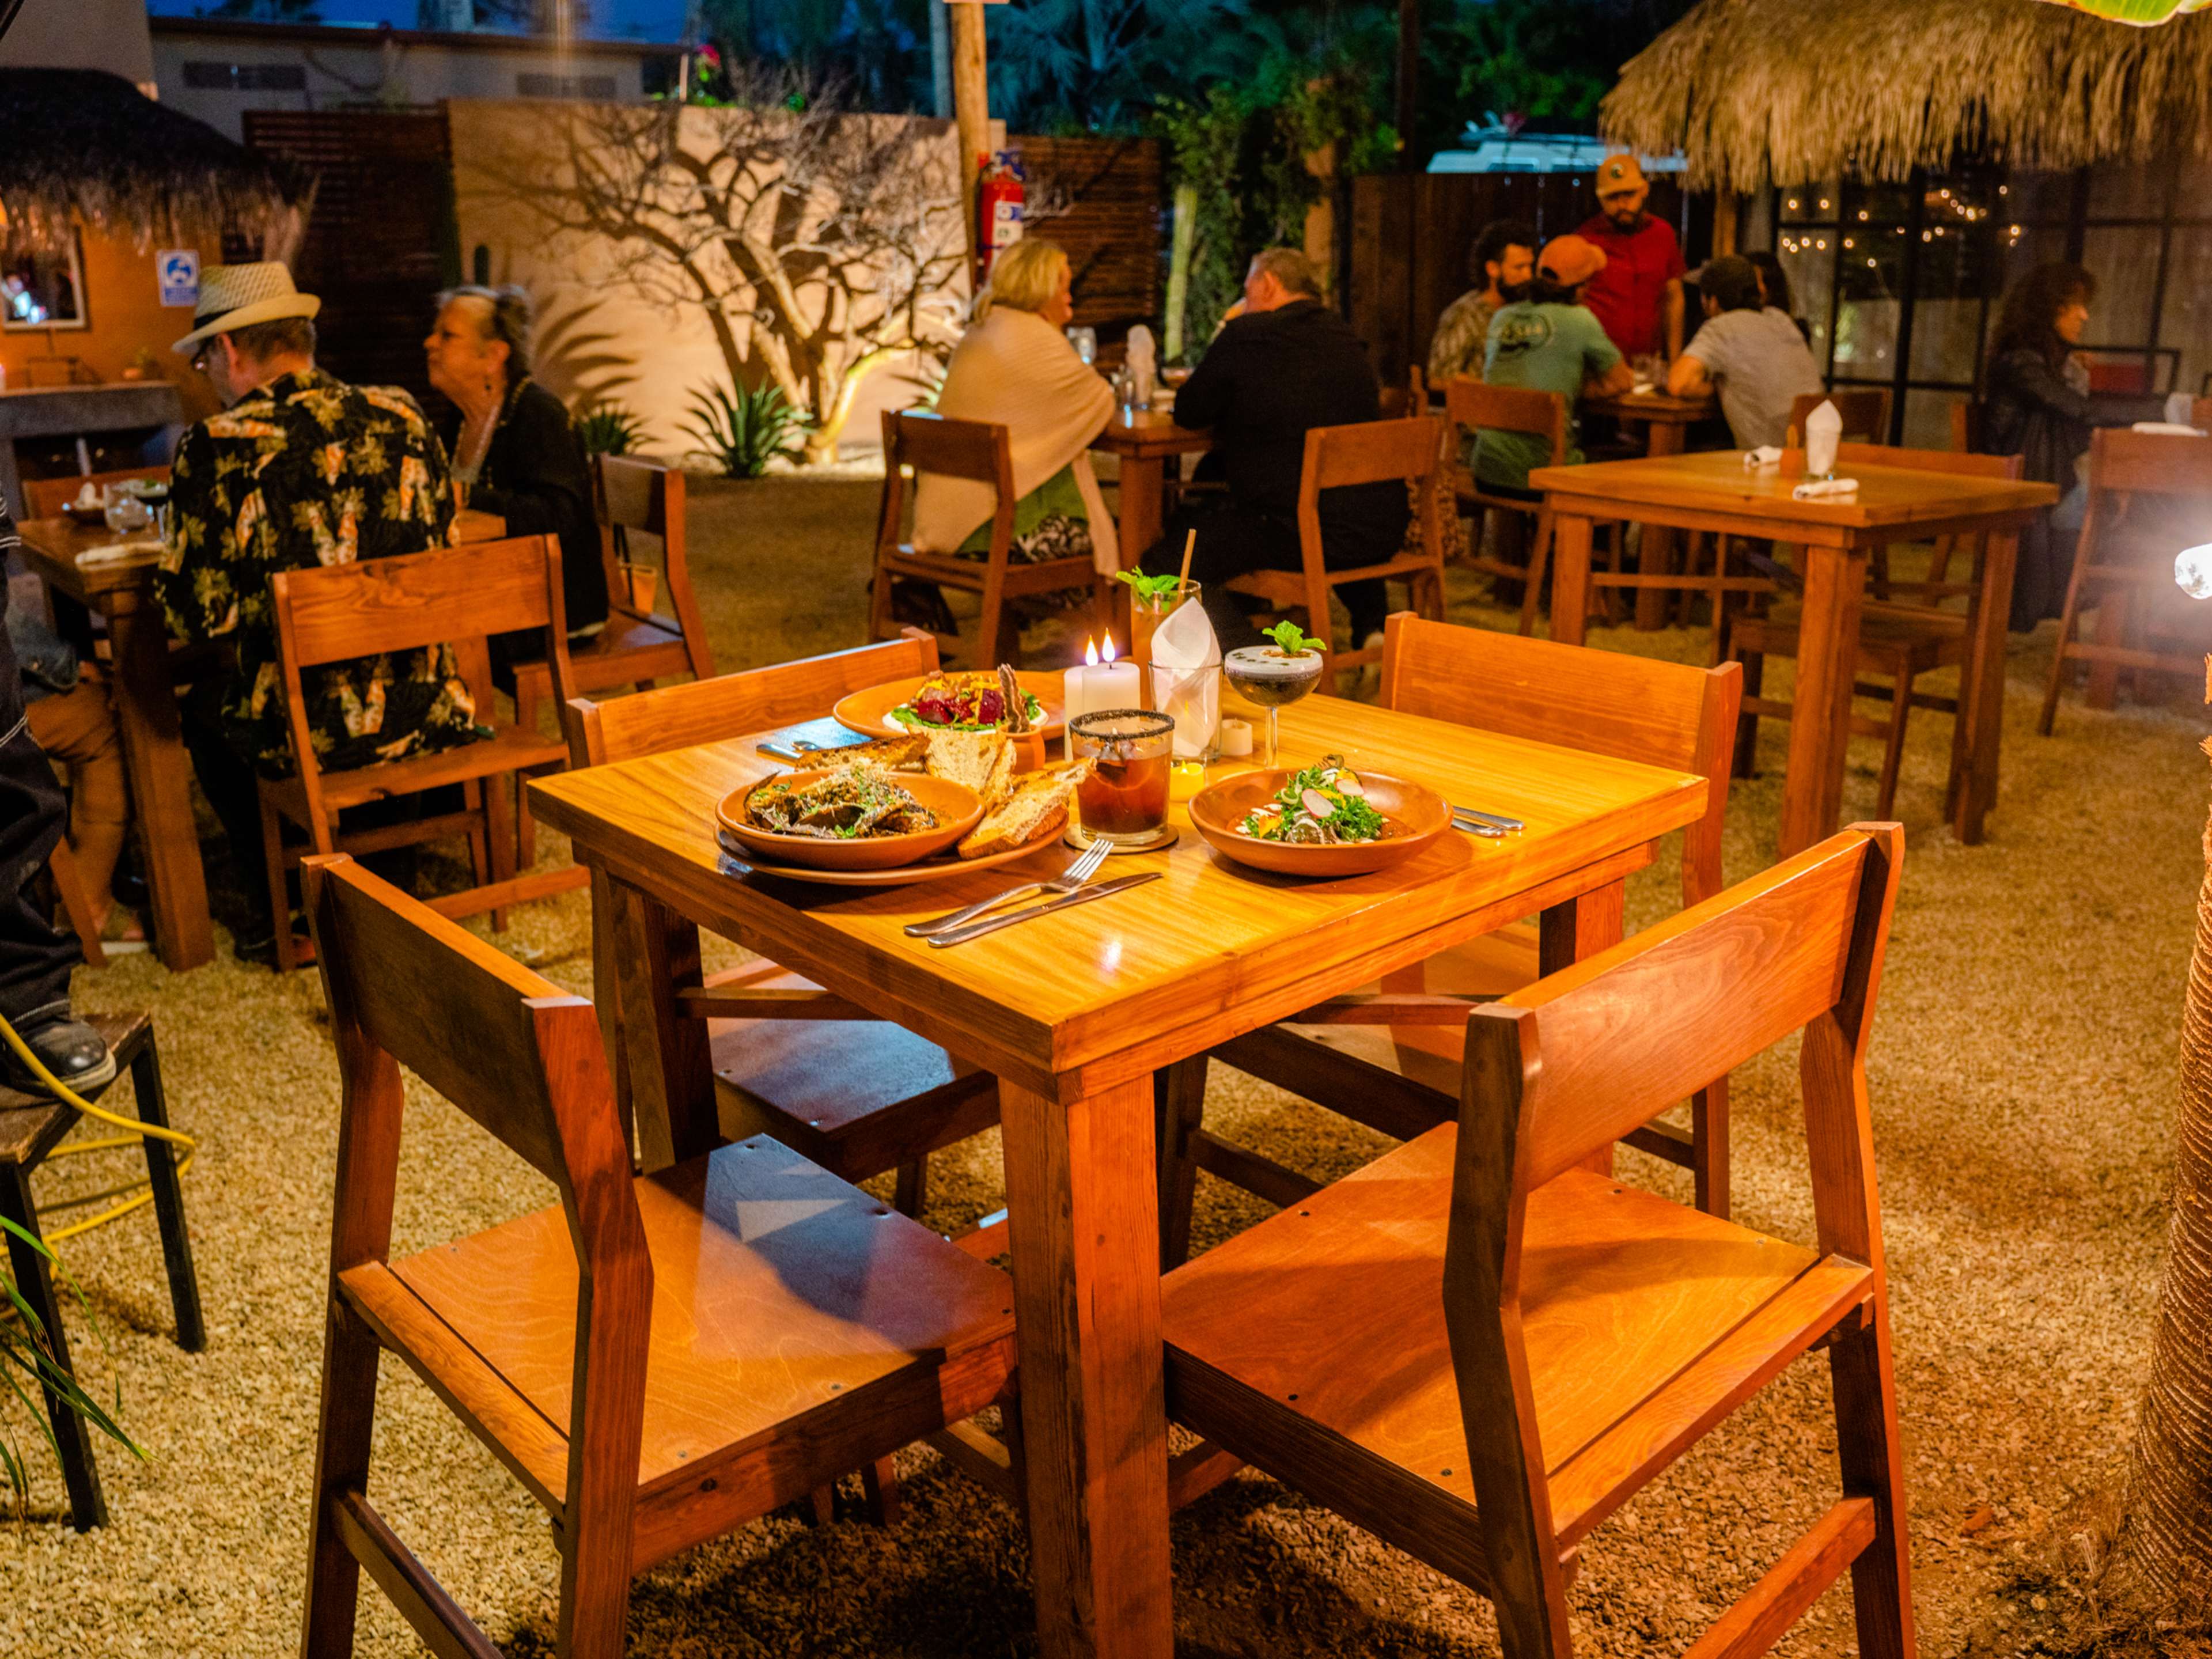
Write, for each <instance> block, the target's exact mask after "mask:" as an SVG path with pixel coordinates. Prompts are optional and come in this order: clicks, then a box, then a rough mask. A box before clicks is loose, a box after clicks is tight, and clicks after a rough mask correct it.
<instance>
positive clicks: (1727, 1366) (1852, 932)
mask: <svg viewBox="0 0 2212 1659" xmlns="http://www.w3.org/2000/svg"><path fill="white" fill-rule="evenodd" d="M1903 851H1904V837H1903V835H1902V832H1901V831H1899V829H1898V828H1897V826H1896V825H1894V824H1862V825H1859V826H1857V827H1856V828H1854V829H1850V830H1848V831H1846V832H1844V834H1842V835H1840V836H1835V837H1833V838H1832V839H1831V840H1829V841H1826V842H1823V843H1821V844H1820V846H1818V847H1815V848H1812V849H1810V850H1809V851H1808V852H1805V853H1803V854H1799V855H1798V856H1797V857H1796V858H1794V859H1792V860H1789V861H1788V862H1787V863H1784V864H1781V865H1778V866H1775V867H1774V868H1773V869H1771V870H1769V871H1767V872H1765V873H1764V874H1762V875H1759V876H1757V877H1754V878H1753V879H1751V880H1750V881H1747V882H1745V883H1743V884H1741V885H1740V886H1738V887H1735V888H1733V889H1731V890H1729V891H1728V892H1726V893H1723V894H1722V895H1721V896H1718V897H1717V898H1714V899H1711V900H1709V901H1707V902H1705V903H1704V904H1701V905H1699V906H1697V907H1696V908H1693V909H1691V910H1688V911H1686V912H1684V913H1683V914H1682V915H1679V916H1676V917H1674V918H1673V919H1672V920H1670V921H1665V922H1662V923H1661V924H1660V925H1659V926H1657V927H1654V928H1652V929H1650V931H1648V932H1646V933H1640V934H1638V936H1637V937H1636V938H1634V939H1630V940H1628V941H1627V942H1626V944H1622V945H1616V946H1614V947H1613V949H1612V950H1610V951H1606V952H1604V953H1603V954H1602V955H1601V956H1598V957H1595V958H1593V959H1591V960H1590V961H1588V962H1584V963H1578V964H1577V966H1576V967H1574V968H1573V969H1570V970H1568V971H1567V972H1565V973H1561V974H1557V975H1553V976H1551V977H1550V978H1547V979H1546V980H1543V981H1541V982H1539V983H1538V984H1535V985H1534V986H1531V987H1528V989H1526V990H1524V991H1518V992H1516V993H1515V994H1513V995H1512V996H1510V997H1509V998H1507V999H1506V1000H1504V1002H1501V1003H1498V1004H1494V1005H1492V1006H1488V1007H1485V1008H1482V1009H1480V1010H1477V1011H1476V1012H1474V1016H1473V1017H1472V1018H1471V1019H1470V1020H1469V1021H1468V1026H1467V1048H1468V1066H1467V1072H1466V1078H1465V1083H1464V1087H1463V1090H1462V1096H1461V1104H1460V1108H1459V1112H1458V1115H1457V1120H1456V1121H1453V1122H1447V1123H1445V1124H1443V1125H1442V1126H1440V1127H1437V1128H1435V1129H1432V1130H1431V1131H1429V1132H1428V1133H1425V1134H1424V1135H1422V1136H1421V1137H1420V1138H1419V1139H1417V1140H1414V1141H1413V1142H1412V1143H1410V1144H1409V1145H1407V1146H1401V1147H1400V1148H1398V1149H1397V1150H1396V1151H1395V1152H1391V1153H1390V1154H1389V1155H1388V1156H1387V1157H1385V1158H1382V1159H1380V1160H1378V1161H1377V1162H1376V1163H1374V1164H1370V1165H1369V1166H1368V1167H1367V1168H1365V1169H1364V1170H1359V1171H1358V1173H1357V1174H1354V1175H1352V1176H1348V1177H1346V1179H1344V1180H1342V1181H1340V1182H1336V1183H1335V1184H1334V1186H1330V1187H1327V1188H1322V1190H1321V1191H1319V1192H1317V1193H1316V1194H1313V1195H1312V1196H1311V1197H1310V1198H1308V1199H1307V1200H1304V1201H1303V1202H1301V1203H1300V1204H1299V1205H1298V1206H1297V1207H1296V1208H1295V1209H1290V1210H1285V1211H1284V1212H1281V1213H1280V1214H1279V1215H1274V1216H1271V1217H1269V1218H1267V1220H1265V1221H1263V1222H1261V1224H1260V1225H1258V1226H1256V1227H1254V1228H1252V1229H1251V1230H1250V1231H1247V1232H1244V1233H1242V1234H1240V1235H1239V1236H1237V1237H1235V1238H1233V1239H1231V1240H1230V1241H1229V1242H1228V1243H1225V1244H1221V1245H1218V1246H1217V1247H1216V1248H1214V1249H1212V1250H1209V1251H1208V1252H1207V1253H1206V1255H1202V1256H1200V1257H1199V1258H1198V1259H1197V1260H1196V1261H1192V1262H1191V1263H1189V1264H1188V1266H1186V1267H1179V1268H1177V1269H1176V1271H1175V1272H1173V1273H1170V1274H1169V1275H1168V1276H1167V1278H1166V1279H1165V1281H1164V1283H1163V1285H1162V1286H1161V1334H1162V1336H1163V1338H1164V1343H1165V1347H1166V1354H1167V1396H1168V1412H1169V1414H1170V1416H1171V1417H1173V1418H1174V1419H1176V1421H1178V1422H1180V1423H1182V1424H1183V1425H1185V1426H1187V1427H1188V1428H1190V1429H1193V1430H1195V1431H1197V1432H1198V1433H1200V1434H1201V1435H1204V1436H1206V1437H1208V1438H1209V1439H1211V1440H1212V1441H1215V1442H1218V1443H1219V1444H1220V1445H1222V1446H1223V1447H1225V1448H1226V1449H1227V1450H1228V1451H1229V1452H1231V1453H1232V1454H1235V1455H1241V1456H1243V1458H1244V1459H1245V1460H1246V1461H1248V1462H1251V1463H1253V1464H1255V1465H1256V1466H1257V1467H1259V1468H1262V1469H1264V1470H1266V1471H1267V1473H1268V1474H1271V1475H1273V1476H1274V1477H1275V1478H1276V1479H1278V1480H1281V1481H1283V1482H1285V1484H1286V1485H1289V1486H1294V1487H1296V1488H1297V1490H1299V1491H1300V1492H1304V1493H1305V1494H1306V1495H1307V1496H1308V1497H1309V1498H1312V1499H1313V1500H1315V1501H1316V1502H1317V1503H1320V1504H1326V1505H1328V1507H1329V1508H1330V1509H1332V1510H1335V1511H1336V1512H1337V1513H1339V1514H1340V1515H1342V1516H1346V1518H1347V1519H1349V1520H1351V1521H1352V1522H1355V1523H1357V1524H1358V1525H1359V1526H1361V1527H1364V1528H1367V1529H1368V1530H1369V1531H1370V1532H1373V1533H1374V1534H1376V1535H1377V1536H1379V1537H1381V1538H1382V1539H1383V1540H1384V1541H1387V1542H1389V1543H1390V1544H1393V1545H1395V1546H1396V1547H1398V1548H1400V1549H1402V1550H1405V1551H1406V1552H1407V1553H1409V1554H1412V1555H1413V1556H1416V1557H1418V1558H1419V1559H1421V1560H1423V1561H1425V1562H1426V1563H1428V1564H1429V1565H1431V1566H1432V1567H1435V1568H1436V1569H1437V1570H1438V1571H1442V1572H1446V1573H1449V1574H1450V1575H1451V1576H1452V1577H1455V1578H1457V1579H1458V1580H1459V1581H1460V1582H1462V1583H1465V1584H1468V1585H1469V1586H1471V1587H1473V1588H1474V1589H1479V1590H1480V1591H1481V1592H1482V1593H1483V1594H1484V1595H1487V1596H1488V1597H1489V1598H1490V1599H1491V1601H1492V1602H1494V1603H1495V1604H1496V1607H1497V1609H1498V1640H1499V1644H1500V1646H1501V1647H1502V1649H1503V1650H1504V1656H1505V1659H1570V1656H1571V1654H1572V1652H1573V1650H1574V1643H1573V1639H1572V1637H1571V1632H1570V1629H1569V1624H1568V1615H1567V1604H1566V1590H1567V1586H1568V1583H1569V1582H1570V1581H1571V1578H1572V1577H1573V1575H1574V1571H1575V1567H1576V1565H1577V1561H1578V1559H1579V1557H1580V1551H1581V1548H1582V1546H1583V1543H1584V1541H1586V1540H1587V1539H1588V1538H1589V1535H1590V1534H1592V1532H1594V1531H1595V1528H1597V1527H1598V1526H1599V1525H1600V1524H1601V1522H1604V1520H1605V1519H1606V1518H1607V1516H1610V1515H1612V1514H1613V1513H1614V1512H1615V1511H1616V1510H1619V1509H1620V1506H1621V1505H1622V1504H1624V1503H1626V1501H1627V1500H1628V1499H1629V1498H1631V1497H1632V1496H1633V1495H1634V1494H1635V1493H1636V1492H1638V1491H1639V1490H1640V1489H1641V1488H1642V1487H1644V1486H1645V1485H1646V1484H1647V1483H1648V1482H1649V1481H1650V1480H1651V1479H1652V1478H1653V1477H1654V1476H1655V1475H1656V1474H1659V1473H1660V1472H1661V1471H1662V1469H1665V1468H1668V1466H1669V1465H1670V1464H1673V1463H1674V1462H1677V1461H1678V1460H1680V1458H1681V1457H1682V1456H1683V1455H1684V1454H1685V1453H1686V1452H1687V1451H1688V1450H1689V1449H1691V1448H1692V1446H1694V1445H1696V1444H1697V1443H1698V1442H1699V1441H1700V1440H1702V1439H1703V1438H1704V1437H1705V1435H1706V1434H1708V1433H1709V1432H1710V1431H1711V1430H1712V1429H1714V1428H1715V1427H1717V1425H1719V1424H1720V1423H1721V1422H1723V1420H1724V1419H1727V1418H1728V1417H1729V1416H1730V1415H1732V1414H1733V1413H1735V1411H1736V1410H1737V1409H1738V1408H1739V1407H1741V1406H1743V1405H1744V1404H1745V1403H1746V1402H1747V1401H1749V1400H1751V1399H1752V1398H1753V1396H1754V1395H1757V1394H1758V1393H1759V1391H1760V1390H1761V1389H1764V1388H1765V1386H1766V1385H1767V1384H1768V1383H1771V1382H1772V1381H1773V1380H1774V1379H1775V1378H1776V1377H1777V1376H1779V1375H1780V1374H1781V1372H1782V1371H1783V1370H1784V1369H1785V1368H1787V1367H1788V1366H1789V1364H1790V1363H1791V1362H1792V1361H1794V1360H1796V1359H1797V1358H1801V1357H1802V1356H1803V1355H1804V1354H1806V1353H1808V1352H1810V1351H1811V1350H1813V1349H1814V1348H1815V1347H1819V1346H1825V1347H1826V1349H1827V1352H1828V1369H1829V1373H1830V1376H1831V1377H1832V1384H1833V1394H1834V1409H1835V1428H1834V1440H1833V1443H1832V1445H1831V1446H1830V1447H1829V1448H1827V1449H1826V1450H1825V1451H1824V1450H1823V1449H1822V1448H1821V1447H1820V1445H1818V1444H1817V1443H1815V1442H1814V1437H1810V1436H1808V1437H1806V1439H1805V1441H1804V1443H1803V1444H1802V1467H1803V1468H1804V1470H1805V1471H1806V1473H1807V1474H1808V1476H1809V1477H1810V1478H1811V1479H1812V1480H1814V1481H1821V1480H1822V1477H1821V1475H1820V1471H1821V1470H1822V1469H1824V1468H1828V1467H1832V1466H1835V1465H1840V1468H1839V1469H1838V1473H1839V1474H1840V1476H1841V1480H1840V1485H1841V1491H1840V1492H1838V1494H1837V1495H1836V1497H1835V1498H1833V1500H1832V1501H1831V1502H1829V1503H1828V1504H1826V1508H1825V1510H1823V1512H1822V1513H1821V1514H1820V1518H1819V1519H1818V1520H1816V1521H1815V1522H1814V1524H1813V1525H1812V1527H1811V1528H1809V1529H1808V1531H1807V1532H1806V1533H1805V1534H1804V1535H1803V1537H1802V1539H1800V1540H1799V1541H1798V1542H1797V1543H1796V1545H1795V1546H1793V1547H1791V1548H1790V1550H1789V1551H1788V1552H1787V1553H1785V1554H1784V1556H1783V1557H1782V1559H1781V1560H1780V1561H1779V1562H1778V1563H1777V1564H1776V1565H1775V1566H1774V1567H1773V1568H1772V1569H1771V1571H1768V1572H1767V1574H1766V1575H1765V1577H1763V1578H1762V1579H1761V1580H1760V1581H1759V1583H1758V1584H1757V1585H1756V1586H1755V1587H1754V1588H1753V1589H1752V1590H1751V1592H1750V1593H1749V1594H1748V1595H1746V1596H1745V1597H1744V1598H1743V1599H1742V1600H1741V1601H1738V1602H1736V1603H1735V1605H1734V1606H1733V1607H1729V1608H1728V1609H1727V1610H1726V1611H1725V1612H1723V1613H1722V1614H1721V1615H1720V1617H1719V1619H1718V1620H1717V1621H1716V1622H1715V1623H1714V1624H1713V1625H1712V1626H1711V1627H1710V1628H1709V1629H1708V1630H1707V1632H1705V1635H1704V1637H1703V1638H1700V1639H1699V1641H1698V1642H1697V1643H1696V1644H1695V1645H1693V1646H1692V1648H1691V1649H1690V1650H1689V1654H1688V1656H1687V1659H1749V1656H1751V1655H1754V1654H1759V1653H1763V1652H1765V1650H1767V1649H1768V1648H1770V1647H1771V1646H1772V1645H1773V1644H1774V1643H1775V1642H1776V1641H1777V1640H1778V1639H1779V1638H1780V1637H1781V1636H1782V1634H1783V1632H1784V1631H1786V1630H1787V1629H1788V1628H1789V1627H1790V1626H1791V1625H1792V1624H1794V1623H1795V1622H1796V1620H1798V1619H1799V1618H1800V1617H1802V1615H1803V1613H1804V1612H1805V1610H1806V1609H1807V1608H1808V1607H1811V1606H1812V1604H1813V1603H1814V1601H1816V1600H1817V1599H1818V1598H1819V1597H1820V1594H1821V1593H1822V1592H1823V1591H1824V1590H1826V1589H1827V1588H1828V1586H1829V1585H1830V1584H1831V1583H1833V1582H1834V1581H1835V1580H1836V1579H1837V1578H1838V1577H1840V1576H1841V1574H1842V1572H1843V1571H1844V1568H1845V1567H1846V1566H1848V1567H1849V1568H1850V1573H1851V1581H1852V1590H1853V1598H1852V1599H1853V1601H1854V1610H1855V1613H1856V1616H1857V1638H1858V1649H1857V1650H1858V1651H1859V1652H1860V1653H1862V1654H1865V1655H1868V1656H1882V1659H1905V1656H1907V1655H1910V1654H1911V1653H1912V1652H1913V1651H1914V1643H1913V1622H1912V1599H1911V1598H1912V1592H1911V1578H1910V1555H1909V1550H1908V1540H1907V1537H1906V1527H1907V1514H1908V1508H1907V1504H1906V1494H1905V1474H1904V1459H1903V1454H1902V1451H1901V1449H1900V1443H1899V1431H1898V1421H1897V1395H1896V1380H1895V1366H1894V1364H1893V1359H1892V1357H1891V1350H1890V1332H1889V1308H1888V1302H1889V1296H1888V1287H1887V1273H1886V1272H1885V1267H1884V1263H1883V1256H1882V1241H1881V1218H1880V1217H1881V1212H1880V1207H1879V1204H1878V1202H1877V1200H1876V1197H1875V1171H1874V1163H1873V1154H1872V1148H1873V1144H1874V1137H1873V1130H1872V1128H1871V1127H1870V1125H1869V1117H1868V1110H1867V1078H1866V1047H1867V1040H1868V1036H1869V1028H1870V1024H1871V1021H1872V1018H1873V1014H1874V1009H1875V998H1876V994H1877V992H1878V990H1879V987H1880V982H1881V966H1882V956H1883V951H1884V948H1885V946H1886V944H1887V938H1888V933H1889V922H1890V915H1891V911H1892V909H1893V906H1894V904H1895V902H1896V896H1897V879H1898V869H1899V862H1900V860H1901V857H1902V854H1903ZM1800 1032H1802V1039H1803V1046H1802V1059H1801V1061H1800V1066H1799V1075H1800V1078H1801V1079H1802V1083H1801V1089H1802V1097H1803V1105H1804V1113H1805V1123H1806V1141H1807V1152H1808V1159H1807V1161H1808V1164H1809V1165H1810V1168H1811V1174H1812V1188H1813V1211H1814V1234H1815V1238H1814V1243H1813V1244H1812V1245H1811V1247H1810V1248H1808V1247H1806V1246H1805V1245H1802V1244H1800V1243H1794V1242H1790V1241H1785V1240H1783V1239H1780V1238H1777V1237H1770V1236H1768V1235H1767V1234H1765V1233H1762V1232H1758V1231H1753V1230H1752V1229H1750V1228H1747V1227H1742V1226H1738V1225H1735V1224H1733V1223H1730V1222H1728V1221H1724V1220H1722V1219H1720V1218H1717V1217H1715V1216H1711V1215H1706V1214H1704V1213H1701V1212H1698V1211H1694V1210H1691V1209H1687V1208H1685V1207H1683V1206H1680V1205H1675V1204H1671V1203H1668V1202H1667V1201H1665V1200H1662V1199H1660V1198H1658V1197H1656V1196H1655V1195H1653V1194H1649V1193H1644V1192H1639V1191H1637V1190H1635V1189H1633V1188H1628V1187H1626V1186H1624V1185H1623V1184H1622V1183H1620V1182H1617V1181H1614V1180H1612V1179H1610V1178H1609V1177H1607V1176H1601V1175H1598V1174H1595V1173H1594V1172H1593V1171H1591V1170H1589V1169H1587V1168H1585V1167H1582V1166H1583V1164H1585V1161H1586V1160H1588V1159H1589V1158H1590V1157H1591V1156H1592V1155H1593V1154H1595V1153H1601V1152H1603V1151H1604V1149H1606V1148H1607V1147H1609V1146H1611V1145H1612V1143H1613V1141H1614V1140H1615V1139H1618V1138H1619V1137H1620V1136H1621V1135H1623V1134H1625V1133H1628V1132H1629V1131H1631V1130H1632V1129H1633V1128H1634V1127H1636V1126H1638V1124H1641V1123H1643V1122H1644V1121H1648V1120H1649V1119H1650V1116H1651V1115H1653V1114H1654V1113H1655V1112H1656V1111H1658V1110H1660V1109H1662V1108H1663V1107H1664V1106H1665V1105H1666V1104H1667V1103H1669V1102H1671V1101H1674V1100H1675V1099H1677V1098H1679V1097H1680V1096H1681V1095H1682V1094H1683V1093H1684V1092H1685V1091H1687V1090H1689V1089H1692V1088H1694V1087H1696V1086H1697V1085H1698V1083H1699V1079H1704V1078H1708V1077H1712V1076H1716V1075H1719V1074H1722V1073H1727V1072H1729V1071H1730V1070H1733V1069H1734V1068H1735V1067H1736V1066H1741V1065H1742V1064H1744V1063H1745V1062H1746V1061H1747V1060H1750V1059H1752V1058H1753V1056H1754V1055H1756V1054H1759V1053H1760V1052H1762V1051H1763V1050H1765V1049H1766V1048H1770V1047H1771V1046H1773V1045H1774V1044H1775V1043H1777V1042H1781V1041H1783V1040H1784V1039H1785V1038H1787V1037H1789V1036H1792V1035H1794V1034H1797V1033H1800Z"/></svg>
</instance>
